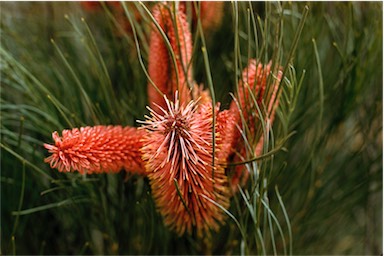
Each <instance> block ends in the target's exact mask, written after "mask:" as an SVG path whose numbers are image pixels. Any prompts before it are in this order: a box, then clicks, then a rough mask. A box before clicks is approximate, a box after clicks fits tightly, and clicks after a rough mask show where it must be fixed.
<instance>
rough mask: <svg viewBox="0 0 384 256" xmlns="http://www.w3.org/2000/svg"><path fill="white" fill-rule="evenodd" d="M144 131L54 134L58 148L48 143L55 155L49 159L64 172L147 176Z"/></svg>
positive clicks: (103, 128)
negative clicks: (128, 172) (124, 172)
mask: <svg viewBox="0 0 384 256" xmlns="http://www.w3.org/2000/svg"><path fill="white" fill-rule="evenodd" d="M142 135H143V131H141V130H137V129H136V128H133V127H124V128H123V127H121V126H101V125H99V126H94V127H81V128H80V129H78V128H74V129H72V130H63V133H62V137H60V136H59V134H58V133H57V132H53V134H52V137H53V140H54V141H55V144H54V145H50V144H44V147H45V148H46V149H48V151H49V153H51V154H52V155H51V156H49V157H47V158H46V159H45V162H47V163H50V166H51V168H57V169H58V170H59V171H60V172H70V171H79V172H80V173H82V174H84V173H88V174H90V173H103V172H119V171H120V170H122V169H123V168H124V169H125V170H127V171H132V172H138V173H143V172H144V164H143V162H142V160H141V153H140V151H139V149H140V147H141V145H142V143H141V141H140V139H141V137H142Z"/></svg>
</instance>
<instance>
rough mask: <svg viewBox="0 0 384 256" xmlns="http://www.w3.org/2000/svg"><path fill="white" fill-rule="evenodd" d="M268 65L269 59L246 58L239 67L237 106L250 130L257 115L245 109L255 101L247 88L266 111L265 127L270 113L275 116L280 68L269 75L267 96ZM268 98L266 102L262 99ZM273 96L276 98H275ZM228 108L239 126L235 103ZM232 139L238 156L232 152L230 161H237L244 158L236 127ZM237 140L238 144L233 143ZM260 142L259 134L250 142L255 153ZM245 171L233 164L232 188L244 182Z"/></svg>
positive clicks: (258, 148) (259, 148)
mask: <svg viewBox="0 0 384 256" xmlns="http://www.w3.org/2000/svg"><path fill="white" fill-rule="evenodd" d="M271 66H272V63H271V62H270V63H269V64H268V65H264V66H263V65H262V64H261V63H260V62H257V61H256V60H254V59H251V60H250V61H249V64H248V67H246V68H245V69H244V70H243V73H242V80H241V81H239V85H238V89H239V94H238V97H237V99H238V104H239V106H240V108H241V111H242V114H243V116H244V119H245V121H246V122H247V124H248V127H249V128H250V132H251V134H253V133H254V127H255V122H256V121H257V119H256V118H257V116H258V114H256V115H252V114H250V113H249V112H250V111H253V112H254V111H255V107H256V106H255V105H254V103H253V99H252V98H251V96H250V92H249V91H251V92H252V93H253V94H254V96H255V98H256V102H257V105H258V107H259V108H260V109H261V111H266V114H267V115H268V117H265V119H266V121H267V122H268V123H269V127H270V126H271V125H272V124H273V121H274V117H275V111H276V108H277V106H278V104H279V101H278V99H276V97H277V91H278V89H279V86H280V81H281V78H282V71H281V68H280V69H279V71H278V73H277V76H276V77H271V79H273V84H272V86H273V88H272V91H271V92H269V93H270V96H269V99H266V97H267V96H266V86H267V79H268V78H269V76H271V74H270V72H271ZM266 100H268V101H267V102H265V101H266ZM275 100H276V101H275ZM263 102H264V103H265V106H266V108H267V109H264V107H263ZM230 111H231V112H232V113H234V115H235V119H236V123H237V124H238V125H239V127H242V120H241V118H240V112H239V109H238V106H237V104H236V102H234V101H233V102H232V103H231V106H230ZM234 138H235V139H234V142H233V144H232V147H233V148H235V149H236V150H237V151H238V152H239V153H240V154H241V155H242V157H239V156H235V158H234V161H235V162H241V161H243V160H245V159H242V158H245V146H244V142H242V140H243V138H241V135H240V131H239V130H238V129H237V128H236V130H235V135H234ZM236 143H238V144H236ZM263 144H264V137H263V136H261V137H260V138H259V140H258V141H257V143H256V145H254V153H255V155H257V156H259V155H261V154H262V151H263ZM248 176H249V174H248V172H246V171H245V170H244V167H243V166H237V167H236V168H235V171H234V174H233V177H232V180H231V186H232V190H233V191H237V185H238V184H241V185H244V184H245V182H246V181H247V179H248Z"/></svg>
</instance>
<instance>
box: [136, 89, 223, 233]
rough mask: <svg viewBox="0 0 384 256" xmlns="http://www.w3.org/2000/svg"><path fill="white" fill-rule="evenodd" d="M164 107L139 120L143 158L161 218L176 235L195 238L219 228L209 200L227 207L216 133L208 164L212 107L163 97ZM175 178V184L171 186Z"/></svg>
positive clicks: (218, 212)
mask: <svg viewBox="0 0 384 256" xmlns="http://www.w3.org/2000/svg"><path fill="white" fill-rule="evenodd" d="M165 103H166V106H167V108H166V109H163V108H160V111H161V112H156V111H154V110H152V109H150V116H147V117H146V118H147V120H146V121H144V122H143V124H144V125H143V127H142V129H145V131H146V135H145V136H144V138H143V147H142V153H143V160H144V161H145V162H146V170H147V174H148V177H149V179H150V183H151V187H152V193H153V197H154V199H155V201H156V204H157V207H158V209H159V211H160V212H161V214H162V215H163V217H164V222H165V223H166V224H167V225H168V226H170V227H171V228H172V229H174V230H175V231H176V232H177V233H178V234H179V235H181V234H183V233H185V232H188V233H191V232H192V228H193V227H196V230H197V233H198V235H199V236H202V235H203V233H204V232H208V231H209V230H210V229H218V227H219V225H218V224H219V223H221V222H222V221H223V220H224V218H225V214H224V213H223V212H222V211H221V210H220V208H218V207H217V206H216V205H215V204H213V203H212V202H211V201H210V200H212V201H215V202H217V203H218V204H220V205H222V206H223V207H224V208H227V207H228V206H229V196H228V193H229V192H228V191H229V190H228V184H227V178H226V176H225V173H224V169H223V167H222V166H220V165H219V164H218V161H219V160H217V157H218V156H219V155H218V152H219V151H220V148H221V145H220V141H221V138H220V134H217V139H216V142H217V144H216V149H215V151H216V154H215V156H216V160H215V166H213V161H212V160H213V159H212V155H213V143H212V121H213V119H212V106H211V104H202V105H198V104H197V102H196V101H191V102H190V103H189V104H188V105H186V106H182V105H181V104H180V101H179V99H178V96H177V94H176V98H175V102H174V103H173V102H170V101H169V100H168V99H167V98H166V97H165ZM175 182H176V184H177V185H176V184H175Z"/></svg>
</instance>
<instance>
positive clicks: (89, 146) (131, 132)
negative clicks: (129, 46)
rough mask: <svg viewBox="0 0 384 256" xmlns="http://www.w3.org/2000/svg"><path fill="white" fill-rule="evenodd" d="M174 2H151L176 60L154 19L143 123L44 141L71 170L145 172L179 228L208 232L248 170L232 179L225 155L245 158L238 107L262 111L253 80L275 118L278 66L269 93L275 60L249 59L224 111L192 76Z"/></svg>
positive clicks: (185, 33)
mask: <svg viewBox="0 0 384 256" xmlns="http://www.w3.org/2000/svg"><path fill="white" fill-rule="evenodd" d="M173 6H174V5H169V4H163V3H161V4H157V5H156V6H155V7H154V8H153V13H152V14H153V17H154V18H155V20H156V22H157V23H158V24H159V25H160V27H161V29H162V30H163V31H164V34H165V35H166V37H167V40H168V41H169V42H170V44H171V47H172V49H173V52H174V56H175V57H176V67H175V65H173V63H172V60H171V54H170V52H169V51H168V49H167V47H166V46H165V43H164V38H163V37H162V36H161V35H160V33H159V31H158V29H157V28H156V27H155V26H153V27H152V31H151V37H150V40H151V41H150V55H149V66H148V73H149V76H150V77H151V79H152V81H153V83H154V84H155V86H154V85H153V84H152V83H149V84H148V96H149V106H148V109H149V115H148V116H145V120H144V121H140V122H141V123H142V126H141V127H140V128H133V127H125V128H123V127H121V126H95V127H83V128H80V129H77V128H75V129H72V130H64V131H63V132H62V137H60V136H59V135H58V133H57V132H54V133H53V139H54V141H55V145H49V144H45V147H46V148H47V149H48V150H49V152H50V153H51V156H49V157H47V158H46V159H45V161H46V162H49V163H50V165H51V167H52V168H57V169H58V170H59V171H66V172H69V171H79V172H80V173H87V174H88V173H103V172H118V171H120V170H121V169H125V170H126V171H129V172H136V173H139V174H142V175H146V176H148V178H149V181H150V185H151V190H152V194H153V197H154V199H155V202H156V205H157V208H158V210H159V212H160V213H161V214H162V215H163V218H164V222H165V223H166V224H167V225H168V226H169V227H170V228H171V229H173V230H174V231H176V233H177V234H179V235H182V234H184V233H185V232H187V233H192V232H193V231H194V230H196V232H197V234H198V235H199V236H203V234H205V233H206V232H207V231H209V230H211V229H213V230H217V229H218V228H219V225H220V224H221V223H222V222H223V221H224V220H225V217H226V215H225V213H224V212H223V211H222V210H221V208H220V207H218V206H217V204H219V205H221V207H223V208H228V207H229V199H230V195H231V193H230V191H231V190H230V185H229V183H231V184H232V186H237V184H238V182H239V177H240V176H241V173H243V169H241V168H240V167H238V168H236V172H235V175H234V176H233V178H232V181H228V177H227V176H226V170H225V166H226V165H227V163H228V161H229V160H230V159H231V160H233V159H234V158H235V159H236V156H235V152H236V151H238V152H240V154H241V155H243V157H245V151H244V143H242V138H241V136H240V131H239V129H238V127H242V123H243V122H242V120H241V118H240V117H241V114H240V113H242V115H243V116H244V117H245V118H246V119H247V120H246V122H247V124H255V122H258V119H259V118H260V117H258V115H254V114H252V113H249V111H248V109H249V108H248V107H249V106H248V103H249V102H252V101H251V100H250V99H249V89H248V87H249V88H250V90H251V91H252V92H253V94H254V95H256V96H257V105H258V106H259V108H262V106H263V105H265V106H267V110H266V113H268V115H267V116H270V117H269V120H273V116H274V111H275V107H276V106H277V104H278V101H277V100H275V98H276V91H277V88H278V86H279V84H280V79H281V73H278V74H277V79H275V80H274V81H275V82H274V83H273V90H272V92H269V93H266V81H267V77H269V75H270V73H271V70H270V68H271V65H270V64H268V65H266V66H263V65H262V64H260V63H258V62H256V61H255V60H251V61H250V64H249V66H248V68H247V69H245V70H244V72H243V79H242V81H240V82H239V85H238V87H239V91H238V93H239V94H238V97H237V98H238V105H237V104H235V103H232V104H231V106H230V109H228V110H224V111H219V107H220V104H219V103H217V104H216V105H215V106H214V104H213V103H212V99H211V97H210V95H209V92H208V91H207V90H204V89H203V87H201V86H197V85H196V84H195V83H194V82H193V80H192V70H191V68H190V67H189V65H190V61H191V51H192V40H191V33H190V31H189V27H188V23H187V21H186V17H185V13H183V12H182V11H181V10H178V11H176V12H174V11H172V8H174V7H173ZM176 77H178V79H176ZM190 84H193V86H192V88H193V90H192V88H190ZM156 87H157V88H156ZM159 90H160V92H159ZM266 94H268V95H269V96H268V97H267V96H266ZM170 99H172V100H170ZM273 102H275V103H273ZM238 106H240V108H239V107H238ZM251 107H254V106H251ZM239 109H240V110H239ZM213 110H214V111H213ZM267 119H268V118H267ZM213 135H214V136H213ZM262 143H263V141H262V138H261V139H259V141H258V142H257V143H256V144H255V147H256V148H257V147H259V148H260V145H262ZM257 145H259V146H257ZM259 153H261V151H260V152H257V154H259ZM240 160H241V159H240Z"/></svg>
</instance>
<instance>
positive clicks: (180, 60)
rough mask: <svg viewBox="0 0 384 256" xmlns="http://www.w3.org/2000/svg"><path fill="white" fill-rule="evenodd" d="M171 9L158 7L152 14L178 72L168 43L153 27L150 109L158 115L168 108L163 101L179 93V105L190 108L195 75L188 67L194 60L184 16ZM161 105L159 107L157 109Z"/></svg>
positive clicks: (150, 49)
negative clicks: (193, 75) (160, 110)
mask: <svg viewBox="0 0 384 256" xmlns="http://www.w3.org/2000/svg"><path fill="white" fill-rule="evenodd" d="M172 8H173V7H172V6H171V5H166V4H163V3H161V4H157V5H156V6H155V7H154V8H153V11H152V14H153V17H154V18H155V20H156V22H157V23H158V24H159V25H160V27H161V29H162V30H163V31H164V33H165V35H166V37H167V39H168V40H169V42H170V45H171V47H172V51H173V53H174V56H175V59H176V69H175V65H174V62H173V60H172V55H171V54H170V52H169V50H168V48H167V46H166V43H165V41H164V40H165V39H164V38H163V37H162V36H161V34H160V32H159V31H158V29H157V28H156V26H155V24H153V25H152V31H151V36H150V46H149V61H148V73H149V76H150V78H151V79H152V81H153V82H154V84H155V85H156V87H157V89H158V90H160V92H159V91H158V90H157V89H156V87H155V86H153V84H152V83H148V98H149V106H150V107H151V108H152V109H153V110H155V111H158V110H159V107H158V106H160V107H162V108H166V104H165V101H164V98H163V95H164V94H165V95H166V96H167V98H172V97H173V95H174V93H175V91H176V90H178V91H179V93H180V103H181V104H183V105H184V104H187V103H188V102H189V101H190V99H191V97H190V88H189V86H190V85H191V86H192V84H193V83H192V71H191V68H190V67H188V66H189V64H190V62H191V57H192V35H191V32H190V30H189V27H188V22H187V18H186V16H185V14H184V13H183V12H180V11H177V12H176V14H175V15H173V14H174V12H173V11H172ZM157 105H158V106H157Z"/></svg>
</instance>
